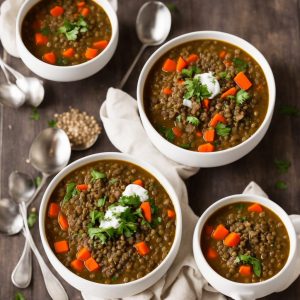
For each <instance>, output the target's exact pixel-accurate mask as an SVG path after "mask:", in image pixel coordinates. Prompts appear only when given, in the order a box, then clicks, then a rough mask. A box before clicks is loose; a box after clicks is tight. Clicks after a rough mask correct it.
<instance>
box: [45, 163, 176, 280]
mask: <svg viewBox="0 0 300 300" xmlns="http://www.w3.org/2000/svg"><path fill="white" fill-rule="evenodd" d="M47 212H48V213H47V217H46V221H45V222H46V224H45V225H46V226H45V228H46V236H47V239H48V242H49V245H50V247H51V248H52V250H53V252H54V253H55V254H56V256H57V258H58V259H59V260H60V261H61V262H62V263H63V264H64V265H65V266H66V267H67V268H69V269H70V270H71V271H73V272H74V273H76V274H77V275H79V276H80V277H83V278H85V279H88V280H91V281H95V282H99V283H104V284H117V283H126V282H130V281H134V280H136V279H139V278H141V277H143V276H145V275H147V274H148V273H150V272H151V271H152V270H154V269H155V268H156V267H157V266H158V265H159V264H160V263H161V262H162V261H163V260H164V258H165V257H166V256H167V254H168V253H169V251H170V249H171V246H172V244H173V241H174V237H175V230H176V214H175V210H174V206H173V204H172V201H171V199H170V197H169V196H168V194H167V192H166V191H165V189H164V188H163V187H162V185H161V184H160V183H159V182H158V181H157V179H156V178H155V177H153V176H152V175H151V174H149V173H148V172H147V171H145V170H143V169H142V168H140V167H138V166H136V165H134V164H131V163H128V162H125V161H119V160H104V161H99V162H94V163H91V164H89V165H86V166H84V167H81V168H78V169H77V170H75V171H73V172H71V173H70V174H69V175H67V176H66V177H65V178H64V179H63V180H62V181H61V182H60V183H59V184H58V186H57V187H56V188H55V190H54V192H53V194H52V195H51V197H50V200H49V203H48V206H47Z"/></svg>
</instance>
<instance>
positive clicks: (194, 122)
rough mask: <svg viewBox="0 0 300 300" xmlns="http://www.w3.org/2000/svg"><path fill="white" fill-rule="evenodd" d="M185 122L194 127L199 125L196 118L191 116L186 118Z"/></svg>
mask: <svg viewBox="0 0 300 300" xmlns="http://www.w3.org/2000/svg"><path fill="white" fill-rule="evenodd" d="M186 120H187V122H189V123H191V124H192V125H194V126H198V125H199V124H200V121H199V119H198V118H196V117H193V116H188V117H187V118H186Z"/></svg>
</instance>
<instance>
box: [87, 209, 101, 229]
mask: <svg viewBox="0 0 300 300" xmlns="http://www.w3.org/2000/svg"><path fill="white" fill-rule="evenodd" d="M90 218H91V223H92V225H95V223H96V222H97V221H99V223H100V221H101V220H103V218H104V213H103V212H102V211H98V210H92V211H91V212H90Z"/></svg>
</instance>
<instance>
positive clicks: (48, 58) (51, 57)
mask: <svg viewBox="0 0 300 300" xmlns="http://www.w3.org/2000/svg"><path fill="white" fill-rule="evenodd" d="M43 60H44V61H45V62H47V63H48V64H51V65H54V64H55V63H56V55H55V53H54V52H47V53H45V54H44V55H43Z"/></svg>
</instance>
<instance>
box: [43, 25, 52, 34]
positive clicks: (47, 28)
mask: <svg viewBox="0 0 300 300" xmlns="http://www.w3.org/2000/svg"><path fill="white" fill-rule="evenodd" d="M50 32H51V31H50V28H49V27H44V28H42V29H41V33H42V34H43V35H49V33H50Z"/></svg>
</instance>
